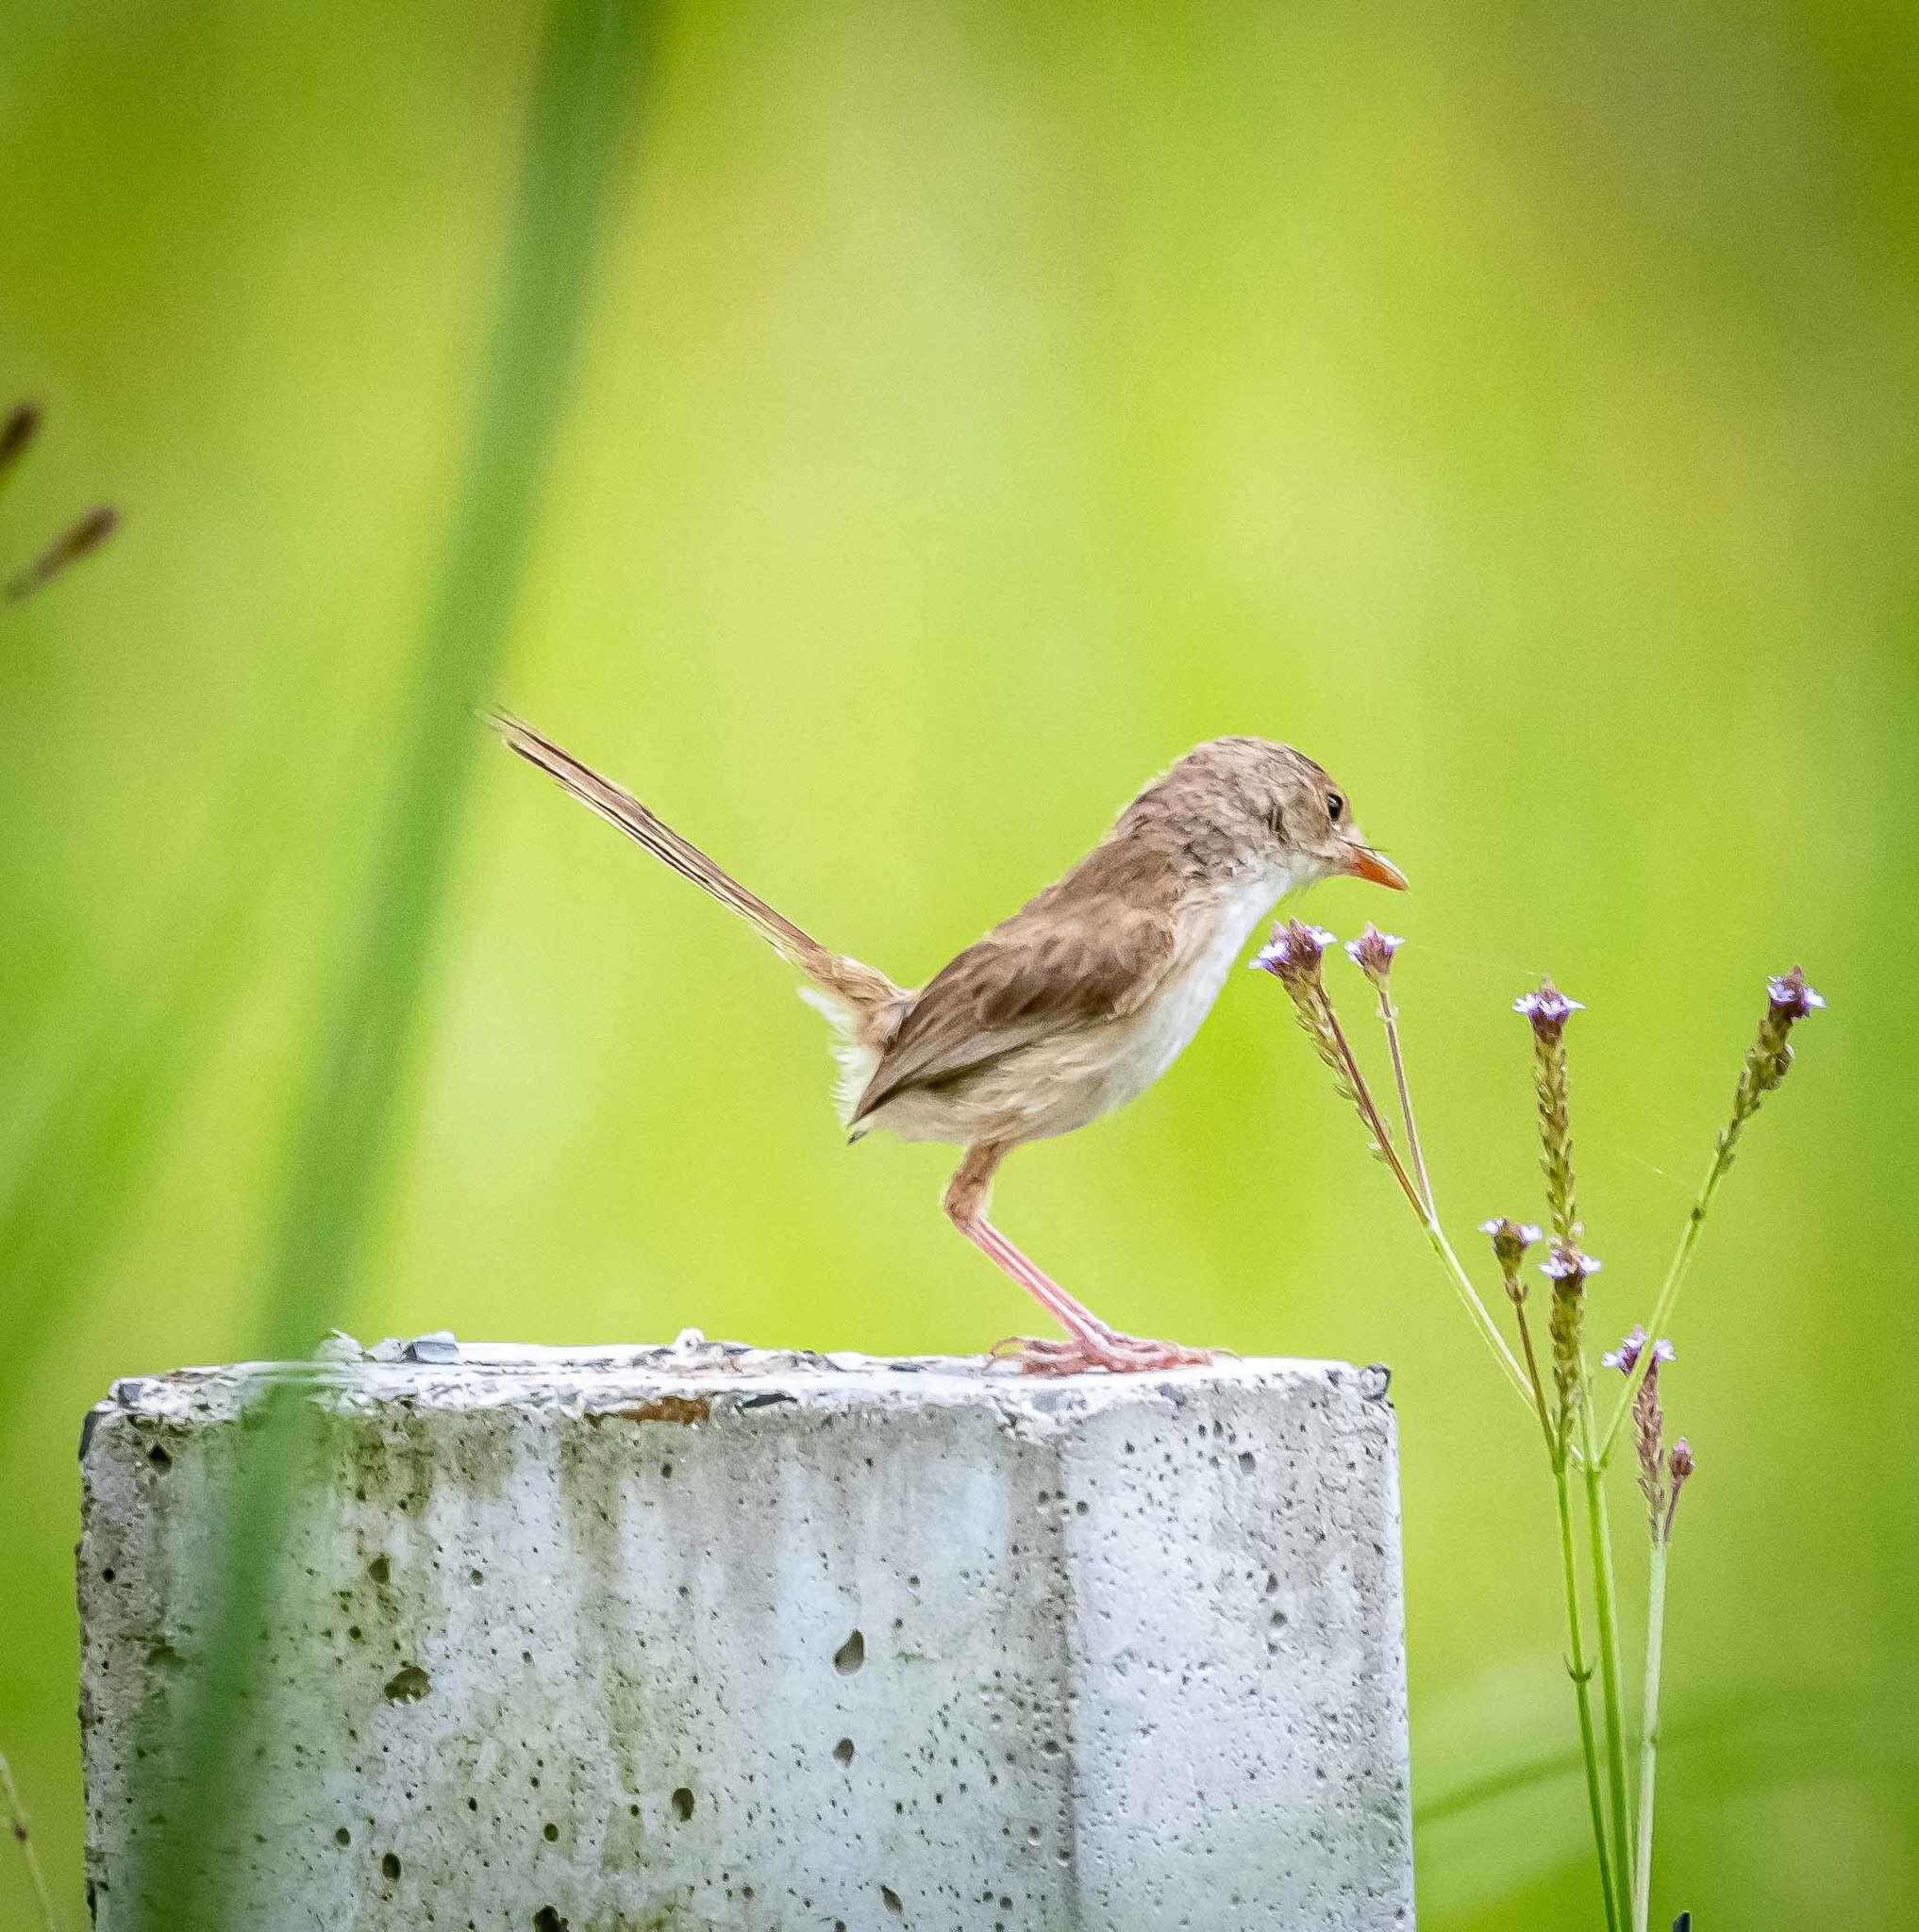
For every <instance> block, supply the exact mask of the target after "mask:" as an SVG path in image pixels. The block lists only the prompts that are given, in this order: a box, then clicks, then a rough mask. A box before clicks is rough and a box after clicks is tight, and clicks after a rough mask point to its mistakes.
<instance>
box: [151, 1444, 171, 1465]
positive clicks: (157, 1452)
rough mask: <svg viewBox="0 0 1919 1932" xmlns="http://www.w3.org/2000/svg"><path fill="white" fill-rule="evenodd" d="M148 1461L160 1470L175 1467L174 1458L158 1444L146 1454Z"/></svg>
mask: <svg viewBox="0 0 1919 1932" xmlns="http://www.w3.org/2000/svg"><path fill="white" fill-rule="evenodd" d="M146 1459H147V1460H148V1461H149V1462H150V1463H152V1464H153V1466H154V1467H155V1468H156V1469H159V1470H168V1469H171V1468H172V1467H173V1466H174V1458H173V1457H171V1456H169V1455H168V1454H167V1452H166V1451H165V1450H164V1449H163V1448H161V1447H160V1445H159V1443H158V1442H156V1443H155V1444H154V1445H153V1447H152V1448H151V1449H149V1450H148V1451H147V1452H146Z"/></svg>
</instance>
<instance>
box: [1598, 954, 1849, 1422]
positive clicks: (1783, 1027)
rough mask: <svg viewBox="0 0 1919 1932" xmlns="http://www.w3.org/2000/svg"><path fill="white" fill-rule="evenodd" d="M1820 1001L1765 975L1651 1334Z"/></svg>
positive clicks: (1664, 1319)
mask: <svg viewBox="0 0 1919 1932" xmlns="http://www.w3.org/2000/svg"><path fill="white" fill-rule="evenodd" d="M1825 1004H1826V1001H1825V998H1824V997H1823V995H1821V994H1819V993H1817V992H1815V991H1813V990H1812V988H1811V987H1810V986H1808V985H1807V983H1806V974H1805V972H1804V971H1803V970H1802V969H1801V968H1800V967H1797V966H1794V968H1793V970H1792V971H1791V972H1790V973H1779V974H1774V976H1773V977H1772V978H1770V979H1769V980H1767V981H1766V1010H1765V1013H1764V1015H1763V1016H1762V1017H1761V1019H1760V1026H1759V1036H1758V1038H1757V1039H1756V1040H1755V1041H1753V1043H1752V1045H1751V1046H1750V1047H1749V1048H1748V1049H1747V1050H1746V1056H1745V1065H1744V1067H1743V1068H1742V1069H1741V1070H1740V1075H1739V1085H1738V1087H1737V1088H1735V1089H1734V1091H1733V1095H1732V1117H1731V1119H1730V1120H1728V1121H1727V1124H1726V1125H1725V1126H1723V1127H1722V1128H1721V1129H1720V1130H1719V1135H1718V1138H1717V1139H1716V1140H1715V1141H1713V1143H1712V1164H1711V1166H1710V1168H1708V1169H1707V1171H1706V1179H1705V1182H1704V1184H1703V1185H1702V1186H1701V1187H1700V1190H1699V1196H1698V1199H1697V1200H1695V1201H1694V1203H1693V1211H1692V1212H1691V1213H1690V1214H1689V1215H1688V1216H1687V1217H1686V1225H1685V1229H1684V1231H1683V1232H1682V1233H1681V1234H1680V1236H1679V1245H1678V1247H1677V1250H1676V1251H1675V1253H1674V1255H1673V1258H1672V1263H1671V1265H1670V1266H1669V1267H1668V1268H1667V1270H1666V1278H1665V1280H1664V1281H1663V1282H1662V1283H1661V1284H1660V1291H1659V1297H1658V1299H1657V1300H1656V1301H1655V1302H1654V1303H1653V1311H1652V1320H1651V1322H1650V1324H1648V1325H1649V1326H1650V1327H1651V1329H1652V1331H1653V1333H1654V1334H1655V1335H1657V1334H1658V1333H1659V1332H1660V1330H1661V1329H1663V1328H1666V1327H1668V1326H1670V1325H1671V1323H1672V1315H1673V1304H1674V1303H1675V1302H1677V1300H1678V1298H1679V1291H1680V1289H1682V1288H1683V1287H1684V1286H1685V1285H1686V1276H1687V1274H1689V1273H1691V1271H1692V1266H1693V1252H1694V1248H1695V1247H1696V1246H1697V1244H1698V1241H1699V1230H1700V1229H1701V1228H1702V1227H1704V1226H1705V1224H1706V1216H1707V1215H1708V1213H1709V1212H1710V1210H1711V1207H1712V1197H1713V1196H1714V1195H1715V1194H1716V1193H1717V1192H1718V1191H1719V1183H1720V1182H1721V1181H1722V1180H1724V1179H1725V1178H1726V1173H1727V1169H1728V1168H1729V1167H1730V1166H1731V1165H1732V1161H1733V1157H1734V1155H1735V1154H1737V1152H1738V1151H1739V1137H1740V1136H1741V1134H1743V1133H1744V1131H1745V1124H1746V1122H1747V1121H1749V1120H1751V1119H1752V1117H1753V1115H1754V1114H1756V1113H1757V1112H1758V1111H1759V1110H1760V1102H1761V1101H1763V1100H1764V1099H1765V1097H1766V1095H1767V1094H1768V1093H1771V1092H1772V1091H1774V1090H1775V1089H1776V1088H1777V1087H1778V1086H1779V1085H1780V1084H1781V1083H1782V1082H1783V1081H1784V1080H1785V1077H1786V1075H1787V1074H1788V1073H1790V1072H1791V1071H1792V1066H1793V1046H1792V1039H1791V1035H1792V1031H1793V1028H1794V1026H1795V1025H1797V1024H1798V1023H1799V1022H1800V1021H1801V1020H1803V1019H1805V1018H1806V1017H1807V1016H1808V1015H1809V1014H1810V1013H1813V1012H1816V1011H1817V1010H1818V1009H1819V1008H1822V1007H1823V1006H1825ZM1637 1392H1638V1391H1637V1388H1636V1385H1635V1384H1634V1383H1632V1382H1631V1381H1630V1380H1628V1382H1627V1388H1626V1391H1625V1392H1624V1393H1623V1394H1622V1395H1621V1396H1620V1398H1619V1402H1618V1406H1617V1407H1615V1408H1614V1409H1613V1411H1612V1415H1611V1418H1610V1421H1609V1422H1608V1423H1607V1424H1606V1433H1605V1434H1604V1435H1603V1436H1602V1437H1601V1438H1600V1439H1599V1454H1600V1457H1601V1458H1602V1459H1604V1458H1605V1457H1610V1455H1611V1453H1612V1444H1613V1442H1614V1441H1615V1440H1616V1439H1617V1437H1618V1435H1619V1431H1620V1429H1621V1427H1622V1426H1623V1425H1624V1424H1625V1422H1626V1418H1627V1413H1628V1412H1629V1411H1630V1409H1631V1407H1632V1403H1633V1397H1634V1396H1635V1394H1636V1393H1637Z"/></svg>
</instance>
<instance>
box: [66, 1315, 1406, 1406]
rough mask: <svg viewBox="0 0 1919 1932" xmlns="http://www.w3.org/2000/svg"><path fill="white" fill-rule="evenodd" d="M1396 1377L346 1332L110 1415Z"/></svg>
mask: <svg viewBox="0 0 1919 1932" xmlns="http://www.w3.org/2000/svg"><path fill="white" fill-rule="evenodd" d="M1390 1379H1391V1374H1390V1371H1389V1370H1387V1369H1386V1368H1384V1367H1383V1366H1381V1365H1379V1364H1377V1363H1374V1364H1371V1365H1369V1366H1366V1367H1357V1366H1355V1365H1353V1364H1352V1363H1348V1362H1339V1361H1322V1360H1317V1359H1313V1358H1310V1357H1292V1356H1255V1357H1222V1358H1221V1359H1220V1360H1218V1361H1215V1362H1212V1363H1210V1364H1208V1365H1207V1366H1205V1367H1202V1368H1185V1369H1168V1370H1160V1371H1158V1372H1155V1373H1152V1374H1137V1375H1108V1374H1078V1375H1059V1376H1056V1375H1030V1374H1024V1373H1023V1372H1022V1371H1021V1369H1020V1367H1019V1365H1018V1364H1017V1363H1016V1362H1010V1361H995V1360H993V1359H992V1358H991V1357H986V1356H868V1355H859V1354H856V1353H854V1352H851V1351H848V1350H836V1351H834V1352H832V1353H830V1354H821V1353H818V1352H816V1351H814V1350H811V1349H768V1348H756V1347H753V1346H751V1345H750V1344H748V1343H746V1342H742V1341H708V1340H707V1338H706V1337H705V1336H703V1335H701V1334H700V1333H699V1331H698V1330H696V1329H689V1330H687V1331H686V1332H685V1333H683V1334H682V1335H681V1336H680V1337H679V1338H678V1340H677V1341H672V1342H660V1343H645V1342H642V1343H628V1342H618V1343H608V1344H604V1345H597V1346H595V1345H570V1346H566V1347H550V1346H546V1345H543V1344H541V1343H537V1342H516V1341H456V1340H455V1338H454V1337H453V1336H451V1335H449V1334H446V1333H444V1332H443V1331H442V1332H440V1333H436V1334H432V1335H424V1336H419V1337H416V1338H413V1339H412V1340H408V1341H401V1340H388V1341H380V1342H377V1343H375V1344H374V1345H373V1346H372V1347H369V1348H362V1347H361V1346H360V1345H359V1342H357V1341H354V1340H353V1339H352V1338H351V1337H350V1336H344V1335H336V1336H335V1337H333V1338H332V1339H331V1340H330V1341H327V1342H326V1343H325V1344H324V1345H323V1347H322V1349H321V1350H320V1352H319V1353H318V1354H317V1355H316V1356H315V1357H314V1358H313V1359H312V1360H310V1361H283V1362H234V1363H226V1364H222V1365H220V1366H217V1367H207V1368H184V1369H174V1370H170V1371H168V1372H166V1373H165V1374H152V1375H129V1376H122V1377H121V1378H119V1379H118V1380H116V1381H115V1382H114V1384H113V1386H112V1390H111V1392H110V1393H109V1395H108V1400H107V1401H106V1402H104V1403H102V1404H101V1405H99V1407H98V1409H96V1411H95V1413H96V1415H97V1414H98V1413H100V1412H101V1411H116V1410H117V1411H123V1412H126V1413H130V1414H133V1415H136V1416H141V1417H145V1418H149V1419H151V1420H154V1421H171V1422H178V1423H185V1422H194V1423H206V1422H211V1421H217V1420H219V1419H221V1418H223V1417H225V1416H227V1415H231V1414H235V1413H238V1412H239V1410H240V1409H242V1407H245V1406H246V1405H247V1403H248V1402H249V1401H251V1400H253V1399H255V1398H256V1397H257V1396H259V1394H260V1393H262V1392H263V1391H265V1390H266V1389H268V1388H270V1387H274V1386H275V1385H283V1384H286V1383H289V1382H292V1383H301V1382H304V1383H308V1384H309V1385H310V1386H311V1388H312V1390H313V1391H314V1393H315V1395H316V1396H317V1397H320V1398H321V1399H323V1400H326V1401H329V1402H332V1403H337V1404H338V1405H340V1406H342V1407H349V1408H351V1407H360V1406H363V1405H367V1404H375V1405H377V1404H380V1403H384V1402H406V1403H408V1404H409V1405H412V1406H416V1407H418V1406H423V1405H424V1406H426V1407H433V1408H445V1409H458V1410H465V1409H486V1408H500V1407H541V1408H554V1409H558V1410H560V1411H562V1412H564V1413H572V1414H594V1413H599V1412H602V1411H610V1410H622V1409H627V1408H630V1407H633V1406H635V1405H643V1404H644V1403H646V1402H648V1401H658V1402H660V1403H662V1404H664V1405H666V1407H662V1409H661V1410H660V1412H659V1414H658V1415H657V1416H655V1417H651V1418H649V1417H643V1416H635V1417H633V1418H632V1419H633V1420H636V1421H645V1420H657V1421H662V1422H691V1421H694V1420H702V1419H704V1418H703V1417H699V1416H695V1415H694V1414H693V1413H691V1412H683V1413H677V1414H676V1413H675V1412H674V1410H673V1407H672V1405H673V1403H674V1402H675V1401H676V1399H683V1400H685V1401H689V1402H692V1403H694V1404H697V1405H704V1406H705V1407H706V1409H707V1410H708V1412H710V1411H711V1410H712V1408H713V1407H716V1406H717V1407H720V1408H722V1409H724V1408H726V1407H734V1408H743V1409H753V1408H764V1407H773V1406H775V1405H776V1404H780V1403H787V1402H798V1403H804V1404H807V1405H809V1406H824V1407H856V1406H857V1407H866V1406H877V1407H913V1408H926V1407H966V1406H969V1405H980V1404H983V1405H986V1406H989V1407H993V1408H995V1409H997V1410H999V1411H1000V1412H1001V1413H1002V1414H1003V1415H1005V1416H1006V1417H1007V1418H1008V1419H1009V1420H1011V1419H1013V1418H1016V1417H1022V1416H1023V1417H1028V1418H1030V1419H1032V1420H1033V1421H1034V1422H1035V1423H1039V1422H1043V1421H1044V1420H1045V1419H1046V1418H1048V1417H1060V1416H1069V1415H1070V1416H1080V1415H1086V1414H1090V1413H1093V1412H1095V1411H1098V1410H1101V1409H1107V1408H1110V1407H1115V1406H1122V1407H1124V1406H1130V1405H1132V1404H1136V1403H1140V1402H1171V1403H1175V1404H1177V1403H1180V1402H1183V1401H1185V1400H1187V1399H1190V1398H1191V1397H1192V1396H1193V1395H1194V1394H1196V1393H1197V1392H1198V1391H1201V1390H1209V1391H1226V1390H1232V1389H1240V1390H1253V1389H1260V1390H1265V1391H1272V1390H1274V1389H1275V1388H1277V1387H1284V1386H1288V1385H1291V1386H1293V1387H1294V1388H1298V1389H1302V1390H1303V1389H1306V1388H1317V1389H1327V1388H1332V1389H1340V1390H1344V1391H1350V1392H1351V1393H1352V1394H1354V1395H1357V1396H1359V1397H1360V1398H1362V1399H1364V1400H1367V1401H1380V1400H1382V1399H1383V1398H1384V1397H1385V1395H1386V1392H1387V1388H1388V1385H1389V1382H1390Z"/></svg>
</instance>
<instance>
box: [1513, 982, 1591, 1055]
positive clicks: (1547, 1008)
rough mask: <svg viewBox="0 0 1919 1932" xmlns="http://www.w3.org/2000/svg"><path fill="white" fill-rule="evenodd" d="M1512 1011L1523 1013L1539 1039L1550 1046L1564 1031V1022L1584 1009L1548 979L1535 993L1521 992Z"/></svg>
mask: <svg viewBox="0 0 1919 1932" xmlns="http://www.w3.org/2000/svg"><path fill="white" fill-rule="evenodd" d="M1512 1010H1513V1011H1514V1012H1515V1013H1523V1014H1524V1015H1525V1016H1526V1017H1527V1019H1528V1020H1529V1021H1531V1023H1532V1030H1533V1031H1534V1032H1535V1033H1536V1034H1538V1035H1539V1037H1540V1039H1542V1040H1543V1041H1546V1042H1547V1043H1548V1044H1549V1045H1552V1044H1557V1043H1558V1041H1559V1038H1560V1034H1561V1033H1563V1032H1564V1031H1565V1027H1566V1022H1567V1021H1568V1020H1570V1019H1571V1018H1572V1016H1573V1015H1574V1014H1575V1013H1583V1012H1584V1011H1585V1010H1586V1008H1585V1005H1584V1003H1583V1002H1582V1001H1579V1000H1573V999H1568V998H1567V997H1566V995H1565V994H1564V993H1562V992H1561V991H1560V990H1559V988H1558V987H1556V986H1555V985H1554V984H1553V983H1552V981H1551V980H1550V979H1542V980H1541V981H1540V983H1539V991H1537V992H1523V993H1521V994H1520V996H1519V997H1518V998H1517V999H1516V1000H1514V1001H1513V1003H1512Z"/></svg>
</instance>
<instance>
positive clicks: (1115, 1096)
mask: <svg viewBox="0 0 1919 1932" xmlns="http://www.w3.org/2000/svg"><path fill="white" fill-rule="evenodd" d="M1290 883H1291V881H1290V880H1289V879H1288V878H1286V877H1285V876H1284V875H1283V874H1282V875H1280V876H1277V877H1274V876H1272V875H1270V874H1260V876H1258V877H1257V878H1254V879H1252V880H1250V881H1248V882H1247V883H1246V884H1244V885H1243V886H1240V887H1237V888H1234V889H1232V890H1230V891H1227V892H1226V893H1224V894H1222V896H1221V897H1220V898H1219V899H1217V900H1216V901H1215V902H1214V903H1213V904H1212V905H1211V906H1210V907H1208V908H1204V909H1203V910H1202V911H1200V912H1198V913H1196V914H1195V915H1194V920H1195V927H1196V929H1195V931H1194V932H1193V937H1192V939H1191V940H1190V941H1188V943H1187V946H1186V948H1185V949H1184V951H1185V957H1184V958H1182V959H1181V960H1180V962H1179V963H1178V964H1177V965H1176V967H1175V968H1174V970H1173V972H1172V973H1171V974H1168V975H1167V978H1166V981H1165V983H1164V984H1163V985H1162V986H1161V987H1160V990H1159V991H1157V992H1156V993H1155V994H1154V995H1153V997H1152V998H1151V999H1150V1000H1149V1001H1148V1002H1147V1003H1146V1004H1145V1006H1143V1008H1141V1009H1140V1011H1139V1012H1138V1013H1137V1014H1136V1015H1134V1016H1133V1018H1132V1020H1131V1021H1130V1022H1129V1023H1127V1024H1126V1025H1125V1026H1124V1027H1122V1028H1117V1029H1115V1037H1114V1040H1113V1048H1114V1052H1113V1057H1112V1063H1111V1067H1110V1072H1109V1074H1108V1077H1107V1081H1106V1083H1105V1087H1106V1091H1104V1092H1103V1093H1102V1094H1101V1096H1100V1099H1101V1101H1102V1103H1103V1104H1102V1105H1101V1106H1100V1107H1099V1108H1098V1109H1097V1111H1098V1112H1100V1113H1104V1112H1106V1111H1108V1110H1109V1109H1110V1108H1115V1107H1123V1106H1125V1104H1126V1102H1127V1101H1128V1100H1132V1099H1135V1098H1136V1097H1137V1096H1138V1095H1140V1094H1141V1093H1143V1092H1144V1091H1145V1090H1146V1089H1147V1088H1148V1087H1150V1086H1151V1085H1152V1084H1153V1082H1154V1081H1155V1080H1157V1079H1158V1078H1159V1077H1160V1074H1163V1073H1164V1072H1165V1071H1166V1069H1167V1068H1168V1067H1170V1066H1171V1065H1172V1064H1173V1062H1174V1061H1175V1060H1176V1059H1177V1058H1179V1056H1180V1055H1181V1054H1182V1053H1184V1052H1185V1050H1186V1048H1187V1045H1188V1044H1189V1043H1190V1042H1191V1041H1192V1039H1193V1035H1194V1034H1195V1033H1197V1032H1198V1031H1199V1027H1200V1023H1201V1022H1202V1021H1203V1020H1204V1019H1205V1018H1206V1016H1207V1015H1208V1014H1209V1013H1210V1012H1211V1011H1212V1003H1213V1002H1214V1001H1215V1000H1216V999H1218V997H1219V994H1220V989H1221V988H1222V987H1223V986H1224V985H1225V984H1226V974H1228V973H1230V972H1231V971H1232V968H1233V962H1234V961H1235V960H1236V959H1237V958H1239V957H1240V954H1241V952H1242V950H1243V948H1244V946H1245V943H1246V941H1247V940H1248V939H1249V938H1251V936H1252V931H1253V928H1254V926H1256V925H1257V924H1259V923H1260V920H1261V919H1262V918H1263V917H1264V916H1265V914H1266V912H1267V911H1268V910H1269V909H1270V908H1271V907H1272V905H1273V903H1274V901H1275V900H1276V899H1278V898H1279V897H1280V896H1281V895H1282V894H1283V893H1284V892H1285V891H1286V890H1287V888H1288V886H1289V885H1290Z"/></svg>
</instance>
